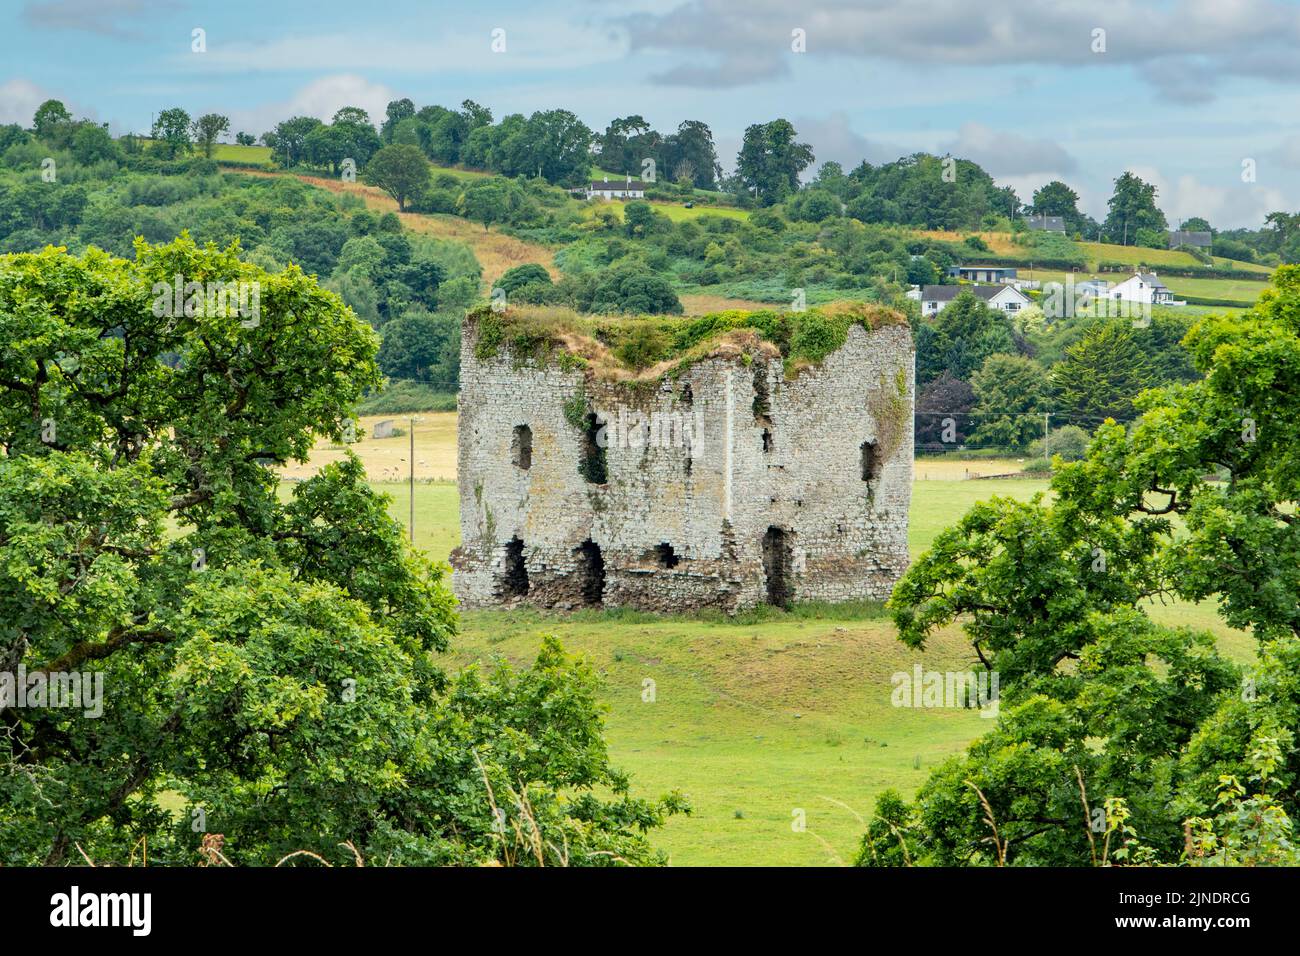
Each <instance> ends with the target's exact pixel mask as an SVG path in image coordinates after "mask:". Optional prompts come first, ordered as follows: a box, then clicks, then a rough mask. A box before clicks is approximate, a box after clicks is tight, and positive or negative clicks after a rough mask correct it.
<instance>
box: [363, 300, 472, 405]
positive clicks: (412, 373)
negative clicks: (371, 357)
mask: <svg viewBox="0 0 1300 956" xmlns="http://www.w3.org/2000/svg"><path fill="white" fill-rule="evenodd" d="M378 362H379V368H380V370H381V371H382V372H383V373H384V374H385V375H387V376H389V377H390V378H398V379H415V380H420V381H424V382H428V383H430V384H432V385H434V386H436V388H437V390H438V391H441V392H455V391H456V389H457V388H458V387H459V385H460V319H459V318H458V317H457V316H455V315H449V314H445V313H444V314H439V315H434V314H431V313H429V312H425V311H424V310H422V309H413V310H410V311H408V312H406V313H405V314H404V315H402V316H401V317H400V318H397V319H394V320H393V321H391V322H389V323H388V324H387V325H385V326H384V329H383V342H382V343H381V344H380V346H379V354H378Z"/></svg>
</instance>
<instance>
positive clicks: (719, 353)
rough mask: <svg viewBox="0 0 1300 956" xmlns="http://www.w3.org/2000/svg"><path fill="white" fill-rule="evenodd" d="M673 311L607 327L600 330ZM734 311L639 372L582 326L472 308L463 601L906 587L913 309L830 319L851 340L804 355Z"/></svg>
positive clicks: (461, 470) (851, 594) (462, 458)
mask: <svg viewBox="0 0 1300 956" xmlns="http://www.w3.org/2000/svg"><path fill="white" fill-rule="evenodd" d="M815 314H816V315H817V317H818V318H819V319H821V318H822V317H823V316H825V315H826V313H815ZM722 318H723V317H722V316H709V317H705V319H703V320H696V321H697V322H703V321H705V320H709V319H722ZM655 321H659V320H647V319H612V320H603V322H602V326H601V331H600V333H599V334H600V335H601V336H603V337H605V338H609V337H610V334H611V329H612V331H613V334H615V335H617V333H618V325H619V324H620V323H621V324H623V327H624V328H625V329H626V328H629V327H630V326H628V325H627V323H646V322H652V323H653V322H655ZM664 321H665V323H671V322H673V321H676V322H677V323H678V324H677V325H672V326H669V325H667V324H665V325H664V328H665V329H667V328H669V327H671V328H676V329H680V328H681V325H680V323H681V321H682V320H680V319H678V320H671V319H670V320H664ZM736 321H737V320H736V318H735V316H734V315H733V316H731V318H730V319H728V320H724V322H722V323H720V324H719V326H718V328H719V329H721V330H722V331H717V332H710V333H709V334H708V335H706V337H705V338H703V339H702V340H700V341H698V342H697V343H696V344H695V345H694V346H692V347H691V349H690V351H689V352H687V353H685V354H684V355H680V356H678V357H677V359H675V360H672V361H666V362H661V363H659V364H658V365H656V366H655V367H653V368H652V369H651V370H648V371H646V372H642V373H634V372H632V371H631V370H629V369H627V368H626V367H624V366H622V365H621V364H620V363H618V362H617V359H615V358H613V357H612V353H611V352H610V350H609V348H608V347H607V346H605V345H604V344H602V342H601V340H600V339H599V338H597V337H596V335H597V334H596V332H595V331H594V330H593V328H592V326H590V325H587V326H584V325H582V324H581V323H580V321H579V323H578V324H575V325H573V326H572V327H570V326H559V327H557V325H556V324H555V322H554V321H551V322H550V323H549V324H548V323H547V322H546V321H545V319H544V317H541V319H540V320H539V317H538V316H537V315H531V314H529V313H527V312H522V311H519V310H513V309H512V310H506V311H503V312H500V313H496V312H493V311H492V310H491V309H490V308H483V309H478V310H473V311H471V312H470V313H469V314H468V315H467V316H466V317H465V320H464V325H463V326H462V339H461V391H460V400H459V407H460V429H459V437H458V441H459V467H458V475H459V485H460V524H461V540H462V543H461V545H460V546H459V547H458V548H456V550H455V551H453V552H452V556H451V564H452V568H453V584H454V587H455V590H456V594H457V596H458V597H459V599H460V601H461V603H462V604H463V605H464V606H466V607H491V606H500V605H510V604H516V603H527V604H534V605H539V606H543V607H552V608H560V609H566V610H567V609H572V608H580V607H598V606H606V607H613V606H622V607H634V608H641V609H645V610H653V611H682V610H688V609H696V608H706V607H712V608H718V609H721V610H724V611H726V612H728V613H731V612H735V611H737V610H740V609H742V608H746V607H750V606H753V605H756V604H762V603H769V604H775V605H782V606H784V605H787V604H789V603H790V602H791V601H808V600H818V601H851V600H859V599H868V598H870V599H883V598H886V597H888V595H889V594H890V592H891V590H892V588H893V586H894V583H895V582H896V581H897V580H898V578H899V576H900V575H901V574H902V573H903V571H904V569H905V568H906V567H907V563H908V548H907V523H908V506H909V503H910V499H911V487H912V414H913V392H914V375H913V369H914V364H915V353H914V351H913V346H912V335H911V331H910V328H909V326H908V324H907V320H906V318H905V317H904V316H902V315H901V314H899V313H897V312H894V311H893V310H890V309H883V308H871V309H861V310H860V311H857V312H851V313H848V314H846V315H845V316H844V317H843V318H840V319H827V321H838V322H839V328H840V329H841V330H842V333H843V342H842V344H840V345H839V346H838V347H837V348H833V349H832V351H830V352H829V353H828V354H826V355H825V356H824V357H823V358H822V359H821V360H820V361H817V362H815V363H810V362H808V361H806V360H801V361H800V362H798V363H795V364H794V365H792V366H790V367H787V363H786V362H785V360H784V357H783V355H782V353H781V351H780V350H779V349H778V348H777V346H776V345H775V344H773V343H772V342H771V341H768V340H766V339H764V338H763V337H762V333H761V332H760V331H759V328H758V327H755V328H749V327H745V326H744V325H743V324H742V325H739V326H737V325H736V324H735V323H736ZM740 321H741V322H742V323H743V316H742V317H741V319H740ZM765 327H767V328H769V329H770V327H771V326H770V325H767V326H765Z"/></svg>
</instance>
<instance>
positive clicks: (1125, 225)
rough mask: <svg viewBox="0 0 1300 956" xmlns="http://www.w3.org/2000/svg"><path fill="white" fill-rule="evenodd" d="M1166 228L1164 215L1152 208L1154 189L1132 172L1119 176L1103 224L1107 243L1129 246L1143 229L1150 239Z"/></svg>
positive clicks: (1160, 247)
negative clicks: (1107, 238) (1108, 240)
mask: <svg viewBox="0 0 1300 956" xmlns="http://www.w3.org/2000/svg"><path fill="white" fill-rule="evenodd" d="M1168 228H1169V223H1168V221H1167V220H1166V219H1165V214H1164V213H1163V212H1161V211H1160V210H1159V209H1158V208H1157V207H1156V187H1155V186H1153V185H1151V184H1150V183H1146V182H1143V181H1142V180H1141V179H1139V178H1138V177H1137V176H1135V175H1133V173H1130V172H1125V173H1121V174H1120V176H1119V178H1118V179H1116V180H1115V192H1114V194H1113V195H1112V196H1111V197H1110V212H1109V213H1108V214H1107V216H1106V222H1105V230H1106V235H1107V236H1108V237H1109V238H1110V241H1111V242H1118V243H1120V244H1121V245H1125V246H1131V245H1134V244H1137V243H1138V242H1139V234H1140V233H1141V232H1142V231H1143V230H1146V231H1147V238H1148V240H1150V239H1151V236H1152V234H1153V233H1164V232H1166V231H1167V230H1168ZM1155 248H1159V249H1163V248H1165V245H1164V244H1157V245H1156V246H1155Z"/></svg>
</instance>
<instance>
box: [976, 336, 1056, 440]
mask: <svg viewBox="0 0 1300 956" xmlns="http://www.w3.org/2000/svg"><path fill="white" fill-rule="evenodd" d="M971 388H972V389H973V390H974V392H975V398H976V400H977V403H978V404H977V405H976V412H977V413H978V414H979V416H980V417H979V422H978V427H977V428H976V430H975V435H974V439H975V441H976V442H978V443H980V444H987V445H997V446H999V447H1003V448H1016V449H1019V448H1024V447H1025V446H1026V445H1027V444H1029V442H1030V441H1032V440H1033V438H1034V436H1035V435H1039V436H1041V435H1042V433H1043V428H1042V424H1041V421H1040V420H1039V418H1038V416H1037V415H1036V414H1035V413H1037V412H1040V411H1043V410H1045V408H1044V407H1045V402H1046V397H1047V374H1046V373H1045V372H1044V371H1043V368H1042V366H1040V365H1039V364H1038V363H1037V362H1035V361H1034V360H1033V359H1027V358H1022V357H1020V356H1018V355H1001V354H994V355H990V356H989V357H988V358H987V359H985V360H984V364H983V365H982V366H980V370H979V371H978V372H976V373H975V374H974V375H973V376H971Z"/></svg>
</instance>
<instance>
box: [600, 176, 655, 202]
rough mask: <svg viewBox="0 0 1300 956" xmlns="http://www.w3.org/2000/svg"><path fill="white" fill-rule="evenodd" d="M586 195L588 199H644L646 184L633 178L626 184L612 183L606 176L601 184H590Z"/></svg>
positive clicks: (614, 181)
mask: <svg viewBox="0 0 1300 956" xmlns="http://www.w3.org/2000/svg"><path fill="white" fill-rule="evenodd" d="M586 195H587V198H588V199H644V198H645V183H643V182H641V181H640V180H637V179H633V178H632V177H631V176H629V177H628V178H627V180H626V181H625V182H619V181H618V180H617V179H615V180H613V181H612V182H611V181H610V179H609V177H608V176H606V177H605V178H604V179H603V180H601V181H599V182H593V183H590V184H589V185H588V186H587V189H586Z"/></svg>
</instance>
